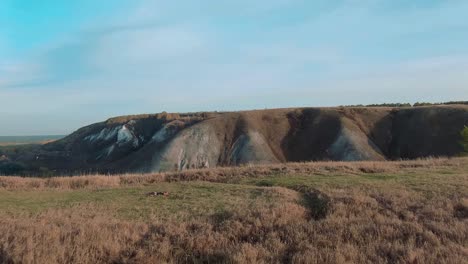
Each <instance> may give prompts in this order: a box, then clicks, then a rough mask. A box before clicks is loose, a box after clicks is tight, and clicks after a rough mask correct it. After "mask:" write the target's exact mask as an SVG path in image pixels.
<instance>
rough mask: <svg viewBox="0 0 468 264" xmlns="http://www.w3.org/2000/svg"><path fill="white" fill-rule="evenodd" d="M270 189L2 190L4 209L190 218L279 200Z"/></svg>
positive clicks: (190, 185) (191, 185)
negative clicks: (153, 193)
mask: <svg viewBox="0 0 468 264" xmlns="http://www.w3.org/2000/svg"><path fill="white" fill-rule="evenodd" d="M151 191H160V192H163V191H167V192H169V193H170V195H169V197H148V196H146V193H148V192H151ZM280 200H281V197H280V196H279V195H278V194H277V193H275V192H273V191H272V190H270V189H267V188H262V187H257V186H245V185H233V184H222V183H207V182H187V183H159V184H157V185H151V186H144V187H136V188H116V189H103V190H74V191H64V190H45V191H4V190H2V191H0V213H7V214H24V213H26V214H38V213H41V212H43V211H45V210H48V209H66V208H69V209H73V208H75V207H76V208H78V207H80V206H90V207H93V208H97V209H98V210H100V211H103V212H106V213H107V214H109V215H112V216H114V217H117V218H124V219H145V218H148V217H155V218H162V219H164V218H178V219H187V218H191V217H200V216H207V215H211V214H213V213H215V212H217V211H223V210H230V209H234V208H249V207H252V206H256V205H258V204H272V203H275V202H279V201H280Z"/></svg>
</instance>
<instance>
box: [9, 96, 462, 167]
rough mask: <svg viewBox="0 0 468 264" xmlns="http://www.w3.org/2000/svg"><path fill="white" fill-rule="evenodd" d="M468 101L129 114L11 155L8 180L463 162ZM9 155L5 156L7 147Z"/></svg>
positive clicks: (15, 150)
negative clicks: (433, 159)
mask: <svg viewBox="0 0 468 264" xmlns="http://www.w3.org/2000/svg"><path fill="white" fill-rule="evenodd" d="M465 125H468V106H467V105H443V106H424V107H396V108H391V107H337V108H300V109H274V110H258V111H243V112H226V113H217V112H213V113H193V114H168V113H161V114H154V115H137V116H124V117H117V118H112V119H109V120H107V121H105V122H101V123H97V124H93V125H90V126H87V127H84V128H81V129H79V130H78V131H76V132H74V133H72V134H71V135H69V136H67V137H65V138H63V139H61V140H58V141H55V142H51V143H49V144H45V145H42V146H39V145H38V146H31V147H29V148H17V149H12V148H10V149H8V150H3V152H1V153H0V156H2V157H3V161H0V173H3V174H64V173H65V174H67V173H68V174H76V173H89V172H101V173H125V172H159V171H171V170H186V169H195V168H212V167H219V166H238V165H245V164H271V163H281V162H299V161H319V160H335V161H358V160H374V161H375V160H394V159H416V158H423V157H430V156H456V155H458V154H459V153H461V152H462V151H463V148H462V146H461V145H460V144H459V141H460V131H461V130H462V129H463V127H464V126H465ZM0 151H1V150H0Z"/></svg>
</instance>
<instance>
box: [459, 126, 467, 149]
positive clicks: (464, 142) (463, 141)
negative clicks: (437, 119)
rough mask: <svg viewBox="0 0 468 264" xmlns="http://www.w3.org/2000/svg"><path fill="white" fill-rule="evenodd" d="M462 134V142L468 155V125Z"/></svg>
mask: <svg viewBox="0 0 468 264" xmlns="http://www.w3.org/2000/svg"><path fill="white" fill-rule="evenodd" d="M460 135H461V137H462V140H461V142H460V144H461V145H462V147H463V153H464V154H465V155H467V154H468V126H465V127H464V128H463V130H462V131H461V132H460Z"/></svg>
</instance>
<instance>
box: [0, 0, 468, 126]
mask: <svg viewBox="0 0 468 264" xmlns="http://www.w3.org/2000/svg"><path fill="white" fill-rule="evenodd" d="M397 2H398V1H397ZM132 3H133V4H132V6H130V7H128V8H125V9H119V10H118V11H115V12H114V13H113V14H110V15H109V14H107V15H106V16H105V17H103V18H99V17H96V18H95V19H93V20H92V21H93V23H92V24H87V25H83V27H82V29H81V30H80V31H79V32H67V34H64V35H62V37H61V38H59V39H53V40H51V41H50V42H49V43H48V44H47V45H43V46H42V47H40V48H38V49H35V50H30V51H28V54H26V55H27V56H26V55H24V54H23V55H24V56H17V57H16V58H12V59H10V60H8V61H3V62H1V63H0V98H2V99H4V101H6V102H5V103H4V106H5V107H4V109H3V113H2V115H3V116H2V115H0V122H7V121H8V122H10V123H11V118H9V119H7V118H6V117H5V115H9V116H13V115H15V114H16V115H22V116H23V118H26V119H34V118H38V117H42V118H43V117H44V116H50V117H52V118H53V117H55V118H56V119H55V120H58V121H59V120H60V122H56V123H55V122H51V123H48V124H47V125H45V126H47V127H49V129H50V132H49V133H55V132H54V131H58V130H60V131H63V124H66V126H67V128H66V129H65V130H67V131H70V132H71V131H72V130H73V129H74V128H77V127H78V125H73V120H75V121H76V124H80V125H81V124H82V123H83V122H85V121H86V120H88V122H93V121H98V120H101V119H105V118H108V117H109V116H113V115H121V114H136V113H141V112H158V111H163V110H166V111H199V110H239V109H248V108H264V107H287V106H305V105H309V106H310V105H323V106H329V105H338V104H357V103H377V102H384V101H387V102H390V101H409V102H414V101H443V100H463V99H466V98H462V97H463V96H466V94H468V90H467V86H466V85H467V84H468V78H467V77H465V75H466V74H465V73H466V71H467V70H468V65H467V63H466V61H468V60H467V58H468V48H466V47H468V37H460V36H458V35H459V34H460V33H461V32H464V31H465V30H466V28H467V27H468V22H466V19H464V18H465V14H466V12H468V4H466V3H464V2H463V1H446V2H443V3H440V4H438V5H427V4H426V5H424V6H411V5H410V4H405V3H403V2H401V3H399V4H398V3H396V2H395V3H396V4H394V6H388V3H389V2H388V1H381V0H377V1H314V3H311V1H300V0H297V1H286V0H274V1H254V2H252V1H246V0H241V1H216V2H206V3H205V2H203V3H200V2H198V1H185V2H184V5H182V6H181V5H180V3H173V2H169V1H159V0H153V1H149V0H144V1H135V2H132ZM0 33H1V32H0ZM457 34H458V35H457ZM0 36H2V34H0ZM455 40H456V41H455ZM1 43H2V41H1V39H0V54H2V45H1ZM4 46H5V45H4ZM9 49H11V47H6V48H3V50H9ZM6 52H7V53H8V51H6ZM12 54H13V53H12ZM5 98H6V100H5ZM5 109H8V110H5ZM65 116H67V117H68V118H71V120H67V121H64V120H65ZM75 116H76V117H75ZM17 127H18V128H17V130H15V128H12V129H11V130H10V132H9V133H13V132H14V131H22V130H23V129H24V128H22V127H23V126H21V127H20V126H17ZM46 130H47V129H46ZM4 133H5V132H4Z"/></svg>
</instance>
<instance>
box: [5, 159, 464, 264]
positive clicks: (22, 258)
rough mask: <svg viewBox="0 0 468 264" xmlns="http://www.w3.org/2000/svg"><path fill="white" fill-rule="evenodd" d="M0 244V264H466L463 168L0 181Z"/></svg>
mask: <svg viewBox="0 0 468 264" xmlns="http://www.w3.org/2000/svg"><path fill="white" fill-rule="evenodd" d="M150 191H168V192H170V196H169V197H167V198H164V197H147V196H146V195H145V194H146V193H147V192H150ZM0 234H2V235H0V262H2V263H3V262H6V263H16V262H21V263H37V262H39V263H70V262H78V263H109V262H112V263H180V262H183V263H187V262H188V263H466V259H468V159H467V158H457V159H428V160H418V161H400V162H356V163H346V162H321V163H303V164H300V163H296V164H279V165H267V166H253V167H245V168H220V169H211V170H194V171H186V172H178V173H168V174H148V175H121V176H116V177H109V176H98V175H95V176H80V177H61V178H51V179H32V178H31V179H30V178H18V177H0Z"/></svg>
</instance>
